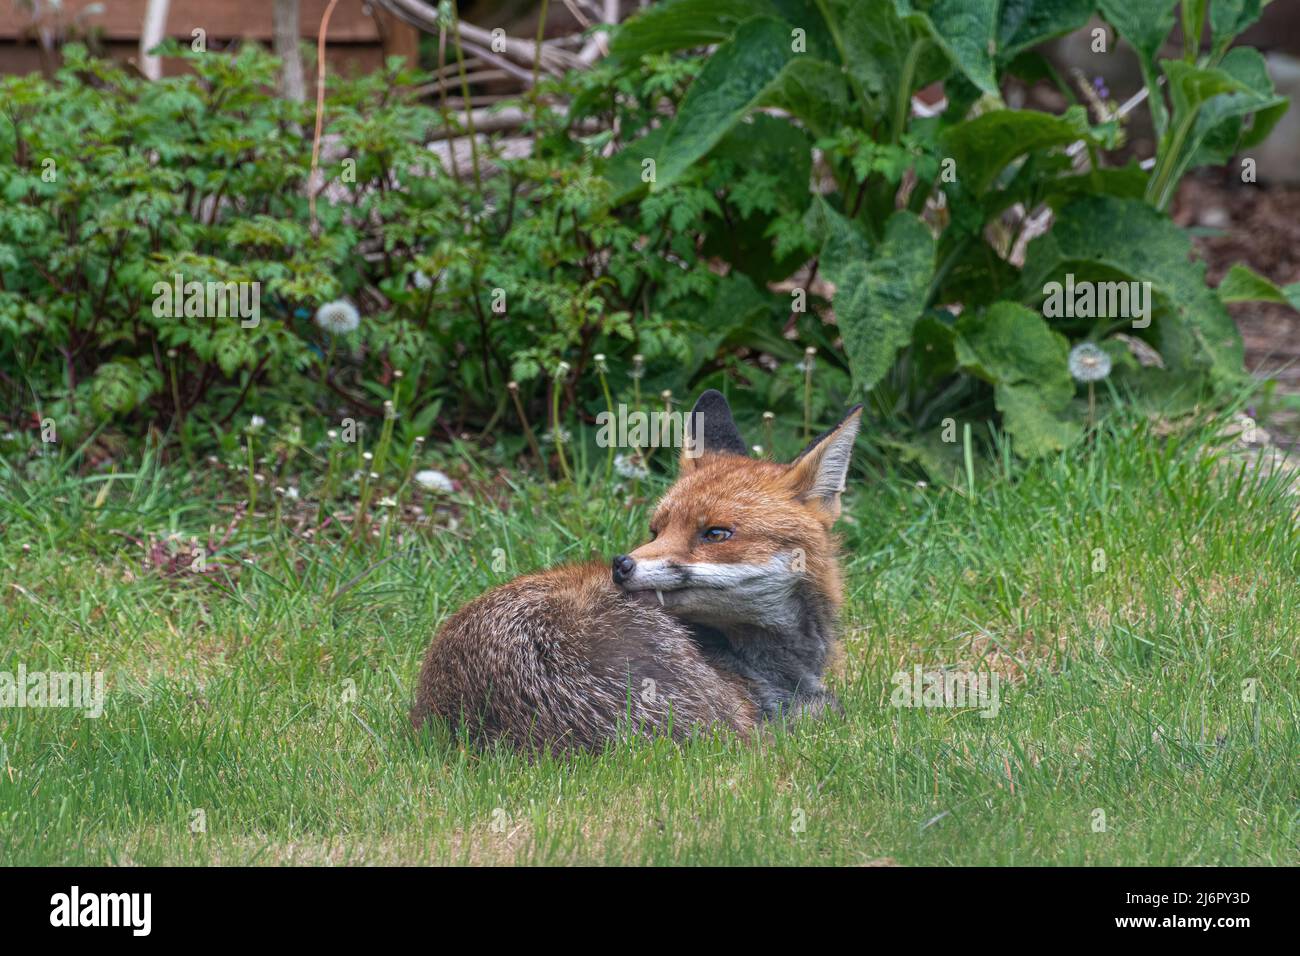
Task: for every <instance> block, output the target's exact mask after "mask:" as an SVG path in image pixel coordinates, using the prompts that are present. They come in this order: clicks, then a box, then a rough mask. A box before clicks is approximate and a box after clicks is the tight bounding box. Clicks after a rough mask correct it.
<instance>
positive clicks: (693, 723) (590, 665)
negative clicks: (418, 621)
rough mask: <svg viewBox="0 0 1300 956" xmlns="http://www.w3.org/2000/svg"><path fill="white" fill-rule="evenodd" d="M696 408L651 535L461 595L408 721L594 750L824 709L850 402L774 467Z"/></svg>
mask: <svg viewBox="0 0 1300 956" xmlns="http://www.w3.org/2000/svg"><path fill="white" fill-rule="evenodd" d="M696 412H697V413H701V414H702V416H703V417H702V419H701V420H702V421H703V435H702V436H695V438H696V440H697V441H699V442H700V444H701V445H702V446H703V448H702V452H703V454H701V455H699V456H684V457H683V460H682V475H681V477H680V478H679V479H678V481H677V482H676V484H674V485H673V487H672V488H670V489H669V491H668V493H667V494H666V495H665V496H664V498H663V500H662V501H661V502H660V503H659V505H658V507H657V509H656V512H655V516H654V519H653V521H652V534H653V538H652V540H651V541H650V542H649V543H647V544H645V545H643V546H642V547H640V548H638V549H636V550H635V551H633V552H632V553H631V554H629V555H620V556H618V557H616V558H615V559H614V566H613V573H612V574H611V570H610V568H609V567H608V566H606V565H604V564H600V563H586V564H576V565H567V566H563V567H558V568H553V569H550V570H548V571H543V572H540V573H537V574H532V575H527V576H525V577H521V578H517V579H515V580H514V581H511V582H509V583H507V584H504V585H501V586H499V587H497V588H495V589H493V590H492V591H489V592H488V593H487V594H484V595H483V596H481V597H479V598H478V599H477V600H475V601H472V602H471V603H469V604H467V605H466V606H465V607H463V608H461V609H460V610H459V611H458V612H457V613H456V614H454V615H453V616H452V617H451V618H450V619H449V620H448V621H447V623H446V624H445V625H444V627H443V628H442V631H441V633H440V634H439V635H438V637H437V638H435V640H434V641H433V642H432V644H431V645H430V646H429V650H428V653H427V654H426V655H425V659H424V666H423V669H422V671H421V674H420V681H419V687H418V690H417V693H416V701H415V706H414V708H413V709H412V712H411V719H412V721H413V723H414V724H415V725H416V726H417V727H419V726H421V725H422V724H423V723H424V721H425V720H426V719H427V718H428V717H430V716H431V715H437V716H439V717H441V718H442V719H443V720H445V721H446V722H447V723H448V724H449V725H450V726H451V727H452V728H453V729H455V730H458V731H459V730H462V729H463V730H464V731H465V732H466V733H467V734H468V736H469V737H470V738H471V739H472V741H473V742H474V743H475V744H476V745H478V746H486V745H489V744H491V743H493V742H496V741H501V742H503V743H506V744H509V745H511V746H514V747H516V748H518V749H521V750H526V751H538V750H570V749H593V750H595V749H600V748H601V747H603V746H605V745H606V744H608V743H610V742H612V741H614V740H616V739H618V738H619V737H620V736H624V735H626V734H628V733H643V734H654V735H668V736H672V737H673V738H675V739H682V738H684V737H687V736H689V735H690V734H692V733H696V732H699V731H701V730H706V729H708V728H713V727H721V728H730V729H731V730H734V731H736V732H737V733H739V734H741V735H748V734H750V733H751V732H752V731H753V730H754V729H755V727H756V726H757V725H758V724H759V723H760V722H761V721H762V720H764V719H769V718H772V717H774V716H777V715H781V714H788V715H796V714H799V713H807V712H817V711H820V710H821V709H823V708H824V707H826V706H828V705H831V706H834V698H833V697H831V695H830V694H829V693H828V692H827V691H826V689H825V687H824V685H823V683H822V675H823V672H824V670H825V668H826V665H827V663H828V661H829V659H830V657H831V655H832V652H833V649H834V646H835V642H836V633H835V628H836V618H837V613H838V608H839V604H840V590H841V585H840V577H839V571H838V567H837V564H836V561H835V541H834V538H833V536H832V535H831V534H830V527H831V524H832V523H833V522H834V520H835V518H836V516H838V514H839V495H840V491H841V490H842V489H843V481H844V476H845V474H846V473H847V470H848V462H849V456H850V454H851V450H852V443H853V438H854V436H855V435H856V431H857V414H858V410H857V409H855V410H854V411H853V412H850V414H849V416H848V417H846V419H845V420H844V421H843V422H841V423H840V425H839V426H837V427H836V428H835V429H832V430H831V431H830V432H828V433H827V434H826V435H824V436H822V438H820V439H818V440H817V441H815V442H813V444H812V445H810V446H809V448H808V449H807V450H805V451H804V453H803V454H802V455H800V456H799V458H797V459H796V460H795V461H794V462H793V463H792V464H790V465H781V464H776V463H774V462H770V461H756V460H753V459H750V458H748V457H746V456H745V454H744V452H745V446H744V444H743V440H742V439H741V438H740V435H739V432H738V431H736V429H735V424H734V422H733V421H732V419H731V413H730V410H729V409H728V408H727V406H726V403H725V401H724V400H723V399H722V396H721V395H719V394H718V393H716V392H706V393H705V394H704V395H703V396H702V397H701V399H700V401H699V403H697V405H696Z"/></svg>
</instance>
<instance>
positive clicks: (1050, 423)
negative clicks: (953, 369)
mask: <svg viewBox="0 0 1300 956" xmlns="http://www.w3.org/2000/svg"><path fill="white" fill-rule="evenodd" d="M954 350H955V353H956V357H957V364H958V365H960V366H961V367H962V368H963V369H965V370H966V371H968V372H970V373H971V374H972V375H975V376H977V377H978V378H981V379H983V380H984V381H986V382H989V383H991V384H992V385H993V401H994V404H995V406H996V407H997V409H998V411H999V412H1001V414H1002V424H1003V427H1004V428H1006V430H1007V432H1008V433H1010V435H1011V441H1012V447H1013V448H1014V449H1015V451H1016V453H1017V454H1018V455H1021V456H1022V457H1025V458H1034V457H1038V456H1040V455H1046V454H1050V453H1051V452H1054V451H1060V450H1061V449H1063V448H1067V447H1069V446H1070V445H1071V444H1072V443H1073V442H1074V441H1075V440H1077V439H1078V437H1079V426H1078V425H1077V424H1076V423H1075V422H1071V421H1068V420H1066V419H1064V418H1062V417H1061V412H1062V411H1064V409H1065V408H1066V406H1067V405H1068V404H1069V403H1070V399H1071V398H1072V397H1073V396H1074V383H1073V381H1072V380H1071V378H1070V370H1069V365H1068V356H1069V343H1068V342H1067V341H1066V338H1065V336H1063V335H1061V334H1060V333H1059V332H1056V331H1053V330H1052V329H1051V328H1049V327H1048V325H1047V322H1046V321H1044V320H1043V317H1042V316H1041V315H1039V314H1038V313H1036V312H1033V311H1031V310H1029V309H1027V308H1025V307H1024V306H1023V305H1020V304H1018V303H1015V302H997V303H995V304H994V305H992V306H990V307H989V308H988V309H986V310H984V311H983V312H980V313H968V314H966V315H963V316H962V317H961V319H960V320H959V321H958V322H957V339H956V342H955V343H954Z"/></svg>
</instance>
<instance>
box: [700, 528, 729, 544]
mask: <svg viewBox="0 0 1300 956" xmlns="http://www.w3.org/2000/svg"><path fill="white" fill-rule="evenodd" d="M700 537H702V538H703V539H704V540H705V541H712V542H717V541H726V540H727V539H728V538H730V537H731V529H730V528H710V529H709V530H707V531H705V532H704V534H702V535H700Z"/></svg>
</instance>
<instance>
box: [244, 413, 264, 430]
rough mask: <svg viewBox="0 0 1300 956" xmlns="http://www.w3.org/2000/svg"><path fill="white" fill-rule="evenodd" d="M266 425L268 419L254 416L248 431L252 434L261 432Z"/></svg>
mask: <svg viewBox="0 0 1300 956" xmlns="http://www.w3.org/2000/svg"><path fill="white" fill-rule="evenodd" d="M265 424H266V419H265V418H263V417H262V416H261V415H254V416H253V417H252V418H250V419H249V420H248V430H249V431H250V432H256V431H261V430H262V426H263V425H265Z"/></svg>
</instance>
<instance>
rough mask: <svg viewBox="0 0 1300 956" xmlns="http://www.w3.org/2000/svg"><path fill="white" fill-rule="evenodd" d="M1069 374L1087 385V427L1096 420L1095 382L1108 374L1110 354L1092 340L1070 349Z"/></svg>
mask: <svg viewBox="0 0 1300 956" xmlns="http://www.w3.org/2000/svg"><path fill="white" fill-rule="evenodd" d="M1069 366H1070V375H1072V376H1073V377H1074V380H1075V381H1076V382H1083V383H1086V384H1087V386H1088V427H1089V428H1091V427H1092V424H1093V422H1095V421H1096V420H1097V383H1098V382H1100V381H1101V380H1102V379H1104V378H1105V377H1106V376H1107V375H1109V374H1110V356H1109V355H1107V354H1106V353H1105V352H1104V351H1102V349H1101V347H1100V346H1098V345H1095V344H1094V343H1092V342H1080V343H1079V344H1078V345H1076V346H1075V347H1074V348H1072V349H1070V358H1069Z"/></svg>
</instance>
